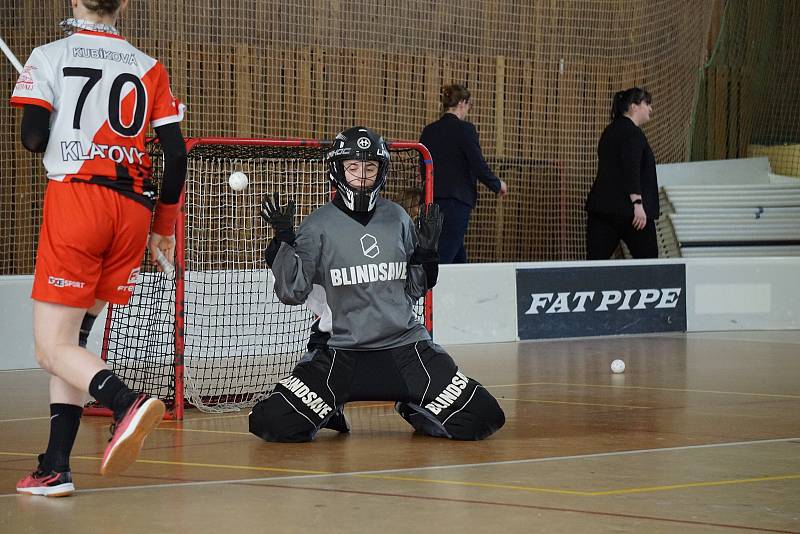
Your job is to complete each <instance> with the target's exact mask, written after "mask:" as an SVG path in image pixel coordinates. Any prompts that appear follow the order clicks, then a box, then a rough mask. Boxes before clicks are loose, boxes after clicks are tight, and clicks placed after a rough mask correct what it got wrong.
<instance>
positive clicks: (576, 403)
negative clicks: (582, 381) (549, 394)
mask: <svg viewBox="0 0 800 534" xmlns="http://www.w3.org/2000/svg"><path fill="white" fill-rule="evenodd" d="M497 400H499V401H517V402H536V403H544V404H575V405H577V406H603V407H607V408H631V409H635V410H652V409H653V408H651V407H650V406H631V405H629V404H600V403H596V402H569V401H554V400H542V399H514V398H511V397H498V398H497Z"/></svg>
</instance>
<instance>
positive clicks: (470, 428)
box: [442, 379, 506, 441]
mask: <svg viewBox="0 0 800 534" xmlns="http://www.w3.org/2000/svg"><path fill="white" fill-rule="evenodd" d="M473 385H474V389H473V393H472V395H471V396H470V398H468V399H466V402H465V403H464V404H463V406H462V407H461V408H460V409H457V410H454V411H452V412H451V413H450V414H449V415H448V416H447V417H446V418H444V420H443V421H442V424H443V425H444V427H445V428H446V429H447V431H448V432H449V433H450V437H451V438H452V439H457V440H467V441H477V440H481V439H486V438H488V437H489V436H491V435H492V434H494V433H495V432H497V431H498V430H499V429H500V428H501V427H502V426H503V425H504V424H505V422H506V416H505V414H504V413H503V410H502V408H500V405H499V404H498V403H497V399H495V398H494V397H493V396H492V395H491V393H489V392H488V391H486V388H484V387H483V386H482V385H480V384H479V383H478V382H475V381H474V380H472V379H470V386H473Z"/></svg>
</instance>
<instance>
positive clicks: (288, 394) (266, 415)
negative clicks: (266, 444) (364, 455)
mask: <svg viewBox="0 0 800 534" xmlns="http://www.w3.org/2000/svg"><path fill="white" fill-rule="evenodd" d="M334 361H335V355H332V354H331V353H329V352H328V351H326V350H322V349H318V350H315V351H312V352H310V353H309V354H307V355H306V356H304V357H303V360H302V361H301V362H300V363H298V364H297V366H295V368H294V370H292V374H290V375H289V376H287V377H285V378H283V379H281V380H280V381H279V382H278V383H277V384H275V388H274V389H273V391H272V393H271V394H270V395H269V397H267V398H266V399H264V400H263V401H261V402H259V403H258V404H256V405H255V406H254V407H253V411H252V412H251V414H250V432H252V433H253V434H255V435H256V436H258V437H260V438H262V439H265V440H267V441H282V442H302V441H311V440H312V439H314V436H315V435H316V434H317V431H318V430H319V429H320V428H321V427H322V426H323V425H326V424H327V423H329V422H330V423H331V425H332V428H334V429H335V430H338V431H339V432H346V431H347V430H346V425H347V424H346V421H345V420H344V414H342V413H340V414H338V415H337V412H336V408H341V405H342V404H343V403H344V398H345V397H346V395H345V394H344V392H343V391H342V388H341V387H340V384H337V382H339V381H337V380H336V378H337V376H336V375H341V374H342V372H341V371H340V370H339V369H340V368H342V369H344V374H345V375H346V374H347V371H346V369H347V365H346V362H343V363H342V364H341V365H339V364H337V365H336V366H334ZM337 397H339V399H337ZM332 418H335V420H334V421H331V419H332Z"/></svg>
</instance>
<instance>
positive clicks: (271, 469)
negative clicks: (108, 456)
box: [0, 451, 336, 475]
mask: <svg viewBox="0 0 800 534" xmlns="http://www.w3.org/2000/svg"><path fill="white" fill-rule="evenodd" d="M0 456H23V457H31V456H32V457H36V456H39V455H38V454H35V453H30V452H2V451H0ZM102 459H103V458H102V457H100V456H70V460H91V461H100V460H102ZM136 463H137V464H154V465H174V466H177V467H213V468H215V469H233V470H239V471H267V472H272V473H290V474H294V475H334V474H336V473H334V472H332V471H314V470H311V469H285V468H282V467H257V466H251V465H229V464H205V463H198V462H172V461H169V460H144V459H142V458H139V459H138V460H136Z"/></svg>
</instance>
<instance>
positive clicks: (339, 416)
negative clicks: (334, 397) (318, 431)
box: [322, 406, 350, 433]
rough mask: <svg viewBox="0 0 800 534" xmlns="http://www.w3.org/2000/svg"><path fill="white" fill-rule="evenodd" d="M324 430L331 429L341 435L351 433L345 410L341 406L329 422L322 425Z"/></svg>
mask: <svg viewBox="0 0 800 534" xmlns="http://www.w3.org/2000/svg"><path fill="white" fill-rule="evenodd" d="M322 428H330V429H331V430H335V431H337V432H341V433H345V432H350V425H349V424H348V423H347V418H346V417H345V416H344V408H343V407H341V406H339V407H338V408H336V409H335V410H334V411H333V414H331V416H330V417H329V418H328V420H327V421H325V424H323V425H322Z"/></svg>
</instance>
